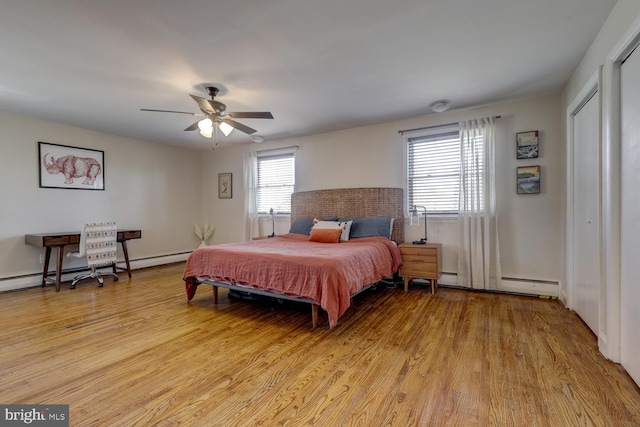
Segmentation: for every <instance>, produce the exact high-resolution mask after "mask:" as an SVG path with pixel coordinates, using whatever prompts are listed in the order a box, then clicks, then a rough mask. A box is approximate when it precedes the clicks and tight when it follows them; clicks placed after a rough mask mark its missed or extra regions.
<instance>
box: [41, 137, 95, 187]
mask: <svg viewBox="0 0 640 427" xmlns="http://www.w3.org/2000/svg"><path fill="white" fill-rule="evenodd" d="M38 174H39V176H40V187H41V188H68V189H73V190H104V151H100V150H90V149H88V148H80V147H70V146H68V145H59V144H50V143H48V142H38Z"/></svg>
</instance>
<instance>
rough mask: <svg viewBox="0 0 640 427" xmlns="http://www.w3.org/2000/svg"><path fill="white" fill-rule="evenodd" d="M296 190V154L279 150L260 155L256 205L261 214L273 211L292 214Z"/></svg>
mask: <svg viewBox="0 0 640 427" xmlns="http://www.w3.org/2000/svg"><path fill="white" fill-rule="evenodd" d="M294 188H295V152H294V151H292V150H285V151H282V150H278V151H277V152H275V151H269V152H264V153H262V154H261V153H260V152H258V162H257V192H256V198H257V200H256V203H257V209H258V213H259V214H268V213H269V211H270V210H271V209H273V210H274V211H276V212H278V213H291V194H292V193H293V191H294Z"/></svg>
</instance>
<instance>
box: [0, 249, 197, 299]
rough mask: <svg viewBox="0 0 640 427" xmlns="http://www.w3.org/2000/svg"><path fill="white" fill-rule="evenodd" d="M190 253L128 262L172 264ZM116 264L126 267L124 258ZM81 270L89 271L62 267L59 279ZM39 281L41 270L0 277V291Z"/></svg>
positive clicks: (143, 265)
mask: <svg viewBox="0 0 640 427" xmlns="http://www.w3.org/2000/svg"><path fill="white" fill-rule="evenodd" d="M190 253H191V252H181V253H176V254H167V255H159V256H153V257H148V258H139V259H135V260H131V261H130V262H129V264H130V265H131V270H138V269H141V268H147V267H155V266H157V265H164V264H173V263H174V262H182V261H186V259H187V258H188V257H189V254H190ZM117 266H118V267H122V268H126V265H125V263H124V260H122V261H118V263H117ZM109 268H110V267H109ZM83 271H89V270H85V269H77V268H76V269H72V270H64V269H63V270H62V279H61V280H62V281H63V282H66V281H70V280H73V278H74V277H75V276H76V275H77V274H79V273H81V272H83ZM122 274H124V275H126V274H127V272H126V271H118V275H122ZM49 277H51V273H50V274H49ZM41 283H42V272H38V273H33V274H25V275H22V276H13V277H6V278H0V292H7V291H15V290H19V289H26V288H33V287H36V286H40V285H41Z"/></svg>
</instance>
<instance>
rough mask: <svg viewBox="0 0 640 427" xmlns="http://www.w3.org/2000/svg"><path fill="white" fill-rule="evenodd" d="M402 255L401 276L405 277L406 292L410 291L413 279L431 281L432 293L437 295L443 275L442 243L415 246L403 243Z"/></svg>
mask: <svg viewBox="0 0 640 427" xmlns="http://www.w3.org/2000/svg"><path fill="white" fill-rule="evenodd" d="M398 247H399V248H400V253H401V254H402V266H401V267H400V275H401V276H402V277H404V291H405V292H407V291H408V290H409V282H410V281H411V280H413V279H429V280H430V281H431V293H432V294H433V293H435V287H436V286H438V279H439V278H440V274H441V273H442V245H441V244H440V243H425V244H423V245H414V244H412V243H401V244H400V245H399V246H398Z"/></svg>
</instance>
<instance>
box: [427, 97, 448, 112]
mask: <svg viewBox="0 0 640 427" xmlns="http://www.w3.org/2000/svg"><path fill="white" fill-rule="evenodd" d="M450 105H451V102H449V101H445V100H444V99H443V100H440V101H436V102H434V103H433V104H431V110H433V111H434V112H436V113H442V112H444V111H447V110H448V109H449V106H450Z"/></svg>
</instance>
